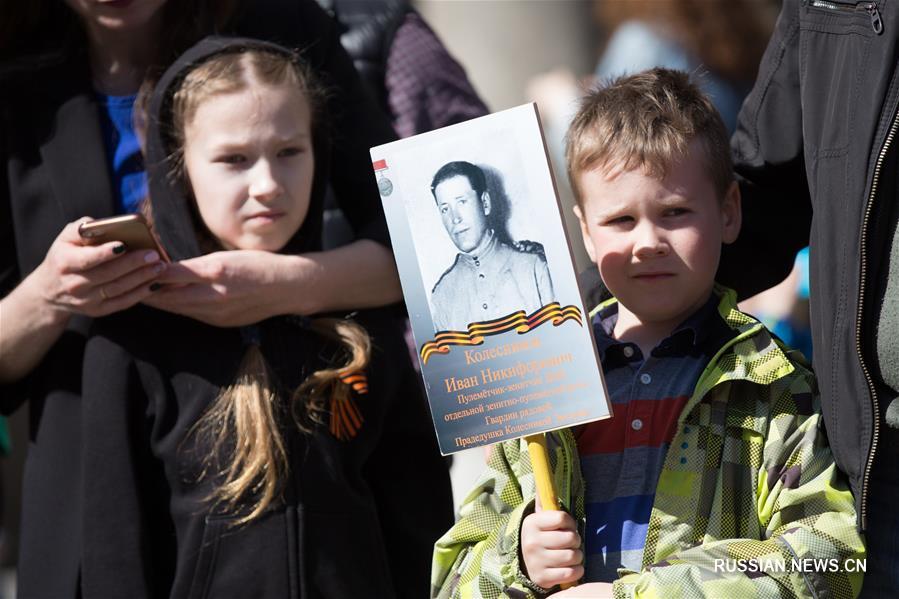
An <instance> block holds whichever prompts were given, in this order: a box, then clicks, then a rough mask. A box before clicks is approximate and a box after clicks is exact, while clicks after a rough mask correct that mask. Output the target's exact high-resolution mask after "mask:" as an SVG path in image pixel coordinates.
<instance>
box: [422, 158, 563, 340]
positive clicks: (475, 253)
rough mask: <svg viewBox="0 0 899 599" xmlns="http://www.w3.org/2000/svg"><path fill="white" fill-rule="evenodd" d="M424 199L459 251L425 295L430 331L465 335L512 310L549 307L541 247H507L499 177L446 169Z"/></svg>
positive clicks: (467, 166)
mask: <svg viewBox="0 0 899 599" xmlns="http://www.w3.org/2000/svg"><path fill="white" fill-rule="evenodd" d="M490 183H492V185H491V184H490ZM430 191H431V195H432V197H433V200H434V207H435V209H436V211H437V213H438V214H439V216H440V221H441V222H442V224H443V228H444V229H445V231H446V234H447V236H448V237H449V239H450V240H451V241H452V243H453V245H454V246H455V248H456V249H457V253H456V255H455V258H454V259H453V260H452V263H451V264H449V265H447V268H446V270H445V271H444V272H443V274H441V275H440V277H439V279H438V280H437V281H436V282H435V284H434V286H433V288H432V290H431V298H430V303H431V315H432V317H433V320H434V327H435V328H436V330H438V331H464V330H466V328H467V326H468V325H469V324H470V323H473V322H483V321H486V320H493V319H496V318H500V317H503V316H506V315H508V314H511V313H513V312H516V311H518V310H524V311H525V312H526V313H527V314H530V313H532V312H535V311H537V310H539V309H540V308H541V307H543V306H545V305H546V304H548V303H550V302H552V301H554V300H555V298H554V294H553V284H552V276H551V275H550V271H549V267H548V266H547V262H546V254H545V252H544V248H543V245H542V244H541V243H539V242H537V241H533V240H527V239H522V240H516V239H512V238H511V236H510V234H509V232H508V229H507V219H508V217H509V205H508V198H507V197H506V196H505V191H504V186H503V185H502V178H501V175H500V174H499V173H498V172H497V171H495V170H494V169H490V168H489V167H487V166H484V165H477V164H473V163H471V162H467V161H463V160H456V161H452V162H447V163H446V164H444V165H443V166H441V167H440V169H439V170H438V171H437V172H436V173H435V174H434V177H433V179H432V180H431V185H430Z"/></svg>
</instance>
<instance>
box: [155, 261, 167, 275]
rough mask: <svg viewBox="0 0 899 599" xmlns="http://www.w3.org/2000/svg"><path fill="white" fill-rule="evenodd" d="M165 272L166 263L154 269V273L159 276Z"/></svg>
mask: <svg viewBox="0 0 899 599" xmlns="http://www.w3.org/2000/svg"><path fill="white" fill-rule="evenodd" d="M164 270H165V262H160V263H159V264H157V265H156V266H154V267H153V272H154V273H156V274H159V273H161V272H162V271H164Z"/></svg>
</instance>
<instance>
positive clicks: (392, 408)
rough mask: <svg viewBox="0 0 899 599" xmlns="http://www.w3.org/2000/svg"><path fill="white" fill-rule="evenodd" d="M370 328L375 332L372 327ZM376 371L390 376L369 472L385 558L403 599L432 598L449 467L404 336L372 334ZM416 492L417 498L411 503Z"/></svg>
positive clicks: (448, 521)
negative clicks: (436, 545) (433, 568)
mask: <svg viewBox="0 0 899 599" xmlns="http://www.w3.org/2000/svg"><path fill="white" fill-rule="evenodd" d="M369 330H376V329H375V328H374V327H369ZM373 343H374V344H375V346H376V350H377V353H380V355H379V356H376V359H375V360H373V363H372V369H373V370H374V369H377V370H376V371H377V372H380V373H382V374H383V373H384V372H385V371H386V372H389V375H388V376H389V379H390V380H389V386H388V388H389V389H390V390H391V391H392V393H391V396H390V397H382V398H379V401H383V402H385V403H386V404H387V414H386V417H385V419H384V429H383V430H382V431H381V436H380V440H379V442H378V446H377V447H376V449H375V450H374V452H373V453H372V455H371V457H370V458H369V462H368V464H367V467H366V470H365V475H366V478H367V480H368V481H369V486H370V487H371V489H372V491H373V492H374V494H375V500H376V502H377V505H378V516H379V519H380V523H381V528H382V534H383V536H384V542H385V545H386V549H387V559H388V562H389V564H390V569H391V573H392V575H393V581H394V588H395V589H396V591H397V593H398V595H397V596H398V597H403V598H408V599H418V598H420V597H427V596H428V595H429V593H430V572H431V555H432V554H433V552H434V543H435V542H436V541H437V539H438V538H440V536H441V535H443V534H444V533H445V532H446V531H447V530H449V528H450V527H451V526H452V525H453V495H452V488H451V486H450V479H449V469H448V462H447V460H446V458H444V457H443V456H441V455H440V450H439V449H438V447H437V437H436V435H435V433H434V425H433V422H432V420H431V415H430V412H429V409H428V403H427V400H426V399H425V396H424V392H423V391H422V389H421V383H420V377H419V376H418V374H417V373H416V372H415V371H414V370H413V369H412V364H411V362H410V360H409V355H408V349H407V347H406V345H405V343H404V342H403V339H402V336H401V335H400V334H398V333H397V334H395V335H380V336H379V335H377V334H376V335H373ZM410 493H412V494H414V495H416V496H417V497H418V498H419V499H417V500H414V501H410V499H409V498H410Z"/></svg>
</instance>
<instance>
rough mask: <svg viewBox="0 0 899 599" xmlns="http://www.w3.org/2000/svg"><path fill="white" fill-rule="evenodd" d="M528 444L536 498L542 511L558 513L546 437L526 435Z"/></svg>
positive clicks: (557, 501) (565, 585) (565, 587)
mask: <svg viewBox="0 0 899 599" xmlns="http://www.w3.org/2000/svg"><path fill="white" fill-rule="evenodd" d="M524 440H525V441H527V443H528V454H530V456H531V468H532V469H533V470H534V483H535V485H536V486H537V496H538V497H539V498H540V504H541V505H542V506H543V509H544V510H552V511H559V498H558V497H557V496H556V489H555V487H553V477H552V471H551V470H550V467H549V454H548V453H547V450H546V435H545V434H544V433H540V434H538V435H528V436H527V437H525V438H524ZM572 586H574V585H573V584H571V583H566V584H563V585H561V587H562V589H563V590H564V589H567V588H571V587H572Z"/></svg>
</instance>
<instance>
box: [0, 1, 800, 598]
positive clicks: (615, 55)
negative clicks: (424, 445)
mask: <svg viewBox="0 0 899 599" xmlns="http://www.w3.org/2000/svg"><path fill="white" fill-rule="evenodd" d="M319 1H320V3H321V4H323V5H328V4H331V2H332V1H333V0H319ZM411 4H412V6H413V8H414V9H416V10H417V11H418V12H419V13H420V15H421V16H422V17H423V19H424V21H425V22H427V23H428V24H429V25H430V27H431V28H432V29H433V30H434V31H435V32H436V34H437V36H438V37H439V38H440V40H441V41H442V42H443V44H444V45H445V46H446V48H447V49H448V51H449V53H450V54H451V55H452V56H454V57H455V59H456V60H457V61H458V62H459V63H460V64H461V65H462V66H463V68H464V69H465V71H466V73H467V76H468V78H469V80H470V82H471V83H472V85H473V87H474V89H475V90H476V91H477V93H478V94H479V95H480V97H481V99H482V100H483V101H484V103H485V104H486V106H487V108H488V109H489V111H491V112H494V111H499V110H503V109H506V108H511V107H513V106H517V105H519V104H523V103H526V102H531V101H536V102H537V104H538V107H539V110H540V114H541V118H542V121H543V124H544V129H545V134H546V140H547V147H548V150H549V152H550V156H551V159H552V162H553V167H554V170H555V174H556V181H557V186H558V189H559V193H560V196H561V198H562V203H563V206H564V207H565V210H564V214H565V217H566V220H567V225H568V227H569V234H570V235H572V236H573V237H572V240H574V241H576V240H577V239H578V237H577V235H578V233H577V229H576V226H577V225H576V220H575V218H574V216H573V214H572V213H571V210H570V206H571V205H572V203H573V200H572V197H571V193H570V190H569V189H568V184H567V177H566V175H565V168H564V161H563V155H562V147H563V135H564V131H565V128H566V126H567V124H568V119H569V118H570V116H571V115H572V114H573V112H574V109H575V107H576V103H577V98H578V97H579V95H580V91H581V90H583V89H585V88H586V87H589V86H591V85H594V84H595V83H596V82H597V81H600V80H602V79H604V78H608V77H613V76H616V75H621V74H623V73H626V72H632V71H637V70H642V69H645V68H648V67H651V66H656V65H660V66H668V67H674V68H681V69H685V70H688V71H690V72H693V73H695V75H696V76H697V77H699V79H700V81H702V82H703V86H704V88H705V89H706V91H707V92H708V93H709V94H710V96H711V97H712V99H713V101H714V102H715V103H716V105H717V106H718V108H719V110H720V111H721V112H722V116H723V117H724V120H725V123H726V124H727V125H728V127H730V128H731V129H732V128H733V126H734V122H735V119H736V113H737V111H738V110H739V107H740V105H741V103H742V99H743V96H744V95H745V94H746V93H747V92H748V91H749V89H750V87H751V84H752V82H753V81H754V79H755V75H756V68H757V65H758V63H759V60H760V58H761V55H762V52H763V51H764V48H765V46H766V43H767V40H768V37H769V35H770V33H771V31H772V29H773V26H774V22H775V20H776V18H777V14H778V10H779V8H780V1H779V0H596V1H594V0H415V1H413V2H412V3H411ZM580 246H581V244H580V243H573V244H572V247H573V248H575V251H576V252H577V253H576V256H575V258H576V263H577V266H578V269H579V270H584V269H586V267H587V265H588V264H589V262H588V260H587V257H586V255H584V254H583V250H582V249H580ZM805 264H807V259H806V258H804V257H803V255H802V254H800V256H799V257H798V258H797V266H796V269H795V270H794V273H793V274H792V275H791V276H790V278H788V279H787V280H786V281H784V283H782V284H781V285H780V286H779V287H778V288H775V289H772V290H770V291H769V292H766V293H765V294H762V295H760V296H757V297H755V298H752V299H750V300H748V301H747V302H746V303H745V304H744V308H745V309H746V310H748V311H749V312H751V313H753V314H755V315H757V316H758V317H760V318H761V319H762V320H764V321H765V322H766V324H768V325H769V326H771V327H772V328H773V329H774V330H775V331H776V332H777V333H778V334H779V335H781V336H782V337H783V338H784V340H785V341H787V342H788V343H790V344H792V345H795V346H797V347H799V348H800V349H802V350H803V351H804V352H805V353H806V354H810V353H811V346H810V341H809V339H808V302H807V288H808V285H807V267H806V266H805ZM808 357H810V355H808ZM27 418H28V411H27V410H19V411H18V412H17V413H16V414H15V415H14V416H13V417H12V418H11V419H10V421H9V424H10V432H11V445H12V452H11V454H10V455H9V456H7V457H6V458H4V459H3V462H2V477H3V485H2V492H3V497H2V504H3V520H2V522H3V526H2V532H0V567H2V571H3V572H4V573H5V574H4V575H3V576H2V578H0V597H2V596H13V593H14V587H15V581H14V575H13V574H12V572H14V569H15V563H16V547H17V538H18V514H19V495H20V482H19V481H20V478H21V473H22V466H23V461H24V459H25V456H24V455H23V452H22V451H17V449H18V448H22V447H24V446H25V445H26V434H27ZM482 465H483V450H470V451H469V452H463V453H462V454H457V455H456V457H455V460H454V464H453V486H454V494H455V500H456V504H457V505H458V502H459V501H460V500H461V499H462V493H464V492H465V489H467V488H470V486H471V483H472V479H473V478H474V477H475V476H476V475H477V474H478V473H479V472H480V471H481V468H482Z"/></svg>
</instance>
